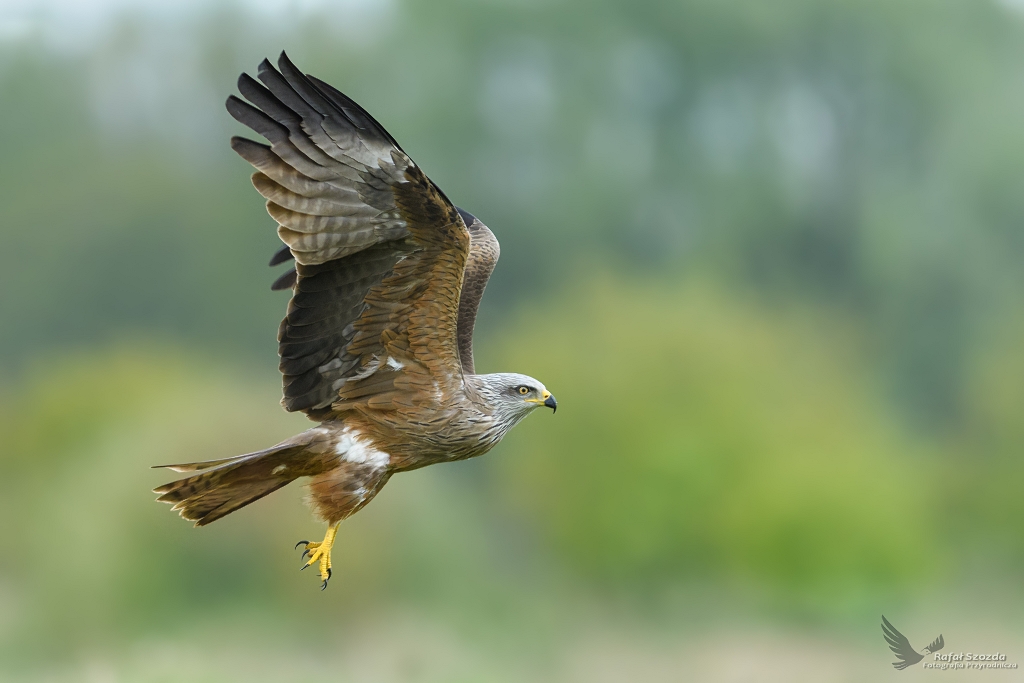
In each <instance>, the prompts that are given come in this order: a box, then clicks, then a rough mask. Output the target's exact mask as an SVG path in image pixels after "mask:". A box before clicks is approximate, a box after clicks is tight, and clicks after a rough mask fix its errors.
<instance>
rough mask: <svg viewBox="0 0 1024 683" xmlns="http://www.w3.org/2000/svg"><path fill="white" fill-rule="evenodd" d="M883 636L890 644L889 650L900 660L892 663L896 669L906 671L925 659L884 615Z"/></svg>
mask: <svg viewBox="0 0 1024 683" xmlns="http://www.w3.org/2000/svg"><path fill="white" fill-rule="evenodd" d="M882 635H883V636H885V641H886V642H887V643H889V649H890V650H892V651H893V653H894V654H895V655H896V658H897V659H899V660H900V661H898V662H893V663H892V665H893V667H895V668H896V669H905V668H907V667H908V666H911V665H912V664H917V663H918V662H920V661H921V660H922V659H924V655H921V654H919V653H918V652H917V651H916V650H914V648H913V646H912V645H911V644H910V641H909V640H907V637H906V636H904V635H903V634H902V633H900V632H899V631H897V630H896V627H895V626H893V625H892V624H890V623H889V620H888V619H886V618H885V615H884V614H883V615H882Z"/></svg>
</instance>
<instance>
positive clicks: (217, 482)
mask: <svg viewBox="0 0 1024 683" xmlns="http://www.w3.org/2000/svg"><path fill="white" fill-rule="evenodd" d="M305 447H306V445H305V444H304V443H296V441H295V440H294V439H292V440H289V441H285V442H284V443H280V444H278V445H276V446H273V447H272V448H268V449H266V450H263V451H257V452H255V453H247V454H245V455H237V456H235V457H233V458H223V459H221V460H207V461H204V462H189V463H182V464H179V465H158V466H157V467H166V468H167V469H171V470H174V471H175V472H198V474H194V475H192V476H190V477H186V478H184V479H179V480H177V481H172V482H171V483H169V484H164V485H163V486H160V487H158V488H155V489H153V493H159V494H160V497H159V498H157V500H159V501H162V502H164V503H171V504H172V505H173V506H174V507H173V508H171V509H172V510H176V511H177V512H178V513H179V514H180V515H181V516H182V517H183V518H184V519H187V520H190V521H194V522H195V523H196V526H204V525H206V524H209V523H210V522H215V521H216V520H218V519H220V518H221V517H223V516H224V515H227V514H230V513H232V512H234V511H235V510H237V509H239V508H242V507H245V506H246V505H248V504H249V503H252V502H253V501H256V500H259V499H260V498H262V497H263V496H265V495H267V494H269V493H273V492H274V491H276V490H277V489H279V488H281V487H282V486H285V485H286V484H289V483H291V482H292V481H294V480H295V479H297V478H298V477H301V476H303V475H304V474H305V473H304V472H303V471H302V458H299V457H297V456H299V455H300V454H301V453H302V452H303V450H305Z"/></svg>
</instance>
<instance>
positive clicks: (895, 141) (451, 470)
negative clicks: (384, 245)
mask: <svg viewBox="0 0 1024 683" xmlns="http://www.w3.org/2000/svg"><path fill="white" fill-rule="evenodd" d="M281 49H287V50H288V52H289V54H290V56H291V57H292V58H293V60H294V61H296V62H297V63H298V65H299V66H300V67H301V68H302V69H304V70H306V71H309V72H314V73H316V74H317V75H318V76H319V77H321V78H323V79H325V80H327V81H329V82H331V83H332V84H334V85H336V86H338V87H339V88H340V89H341V90H343V91H345V92H346V93H347V94H349V95H350V96H352V97H353V98H354V99H356V100H357V101H358V102H360V103H361V104H362V105H363V106H364V107H365V108H366V109H368V110H369V111H370V112H371V113H373V114H374V115H375V116H376V117H377V118H378V119H379V120H380V121H381V122H382V123H383V124H384V125H385V126H386V127H387V128H388V129H389V131H390V132H391V133H392V134H393V135H394V136H395V137H396V138H397V139H398V140H400V141H401V143H402V145H403V147H404V148H405V149H406V150H407V151H408V152H409V153H410V154H411V156H412V157H413V158H414V159H416V160H417V161H418V163H419V164H420V165H421V166H422V167H423V169H424V170H425V171H426V172H427V173H428V174H429V175H430V176H431V178H433V179H434V181H435V182H437V183H438V185H440V186H441V187H442V188H443V189H444V190H445V192H446V193H447V194H448V195H449V196H450V197H452V198H453V200H454V201H455V202H457V203H458V204H460V205H461V206H463V207H465V208H466V209H468V210H469V211H472V212H473V213H475V214H477V215H479V216H480V217H481V218H482V219H483V220H484V221H485V222H486V223H487V224H488V225H489V226H490V227H491V228H492V229H493V230H494V232H495V233H496V234H497V235H498V237H499V239H500V240H501V244H502V257H501V263H500V264H499V267H498V269H497V271H496V272H495V275H494V277H493V279H492V281H491V284H490V286H489V288H488V290H487V296H486V298H485V302H484V306H483V310H482V312H481V320H480V324H479V325H478V328H477V329H478V332H477V355H478V359H479V360H478V366H479V368H480V369H481V370H482V371H499V370H516V371H522V372H526V373H529V374H531V375H534V376H536V377H538V378H540V379H542V380H543V381H544V382H545V384H546V385H547V386H548V387H549V388H550V389H551V390H552V391H553V392H554V393H555V394H556V395H557V396H558V399H559V406H560V410H559V412H558V414H557V416H555V417H552V416H551V415H542V416H541V415H538V416H535V417H533V418H531V419H530V420H528V421H527V422H526V423H524V424H523V425H522V426H520V427H518V428H517V429H516V430H515V431H514V432H513V433H512V434H511V435H510V436H509V437H508V438H507V439H506V440H505V442H504V443H502V444H501V445H500V446H499V447H498V448H497V449H496V450H495V451H494V452H492V453H491V454H490V455H488V456H486V457H485V458H481V459H479V460H475V461H470V462H465V463H459V464H453V465H446V466H439V467H434V468H429V469H427V470H422V471H418V472H416V473H415V474H410V475H404V476H401V477H397V478H396V479H394V480H392V483H391V484H390V485H389V486H388V487H387V489H385V491H384V492H383V493H382V494H381V495H380V496H379V497H378V499H377V500H376V501H375V502H374V503H373V505H371V506H370V507H368V508H367V509H366V510H365V511H364V512H362V513H361V514H359V515H358V516H356V517H354V518H353V519H351V520H349V521H348V522H346V524H345V525H344V526H343V528H342V531H341V534H340V536H339V539H340V540H339V545H338V547H337V552H336V553H335V578H334V580H333V581H332V583H331V585H330V589H329V590H328V591H326V592H324V593H320V592H319V591H318V590H317V587H318V582H317V580H316V579H315V577H310V576H308V575H307V574H308V572H307V573H306V574H301V575H300V574H299V572H298V571H297V569H298V567H299V559H298V552H297V551H296V552H293V551H292V544H293V543H294V542H295V541H297V540H299V539H301V538H313V537H316V536H317V535H318V534H319V533H320V532H321V530H320V528H319V527H318V526H317V525H316V524H315V523H314V522H313V521H312V520H311V518H310V516H309V514H308V512H307V510H306V509H305V507H304V506H303V504H302V502H301V499H302V490H301V488H300V487H298V486H293V487H289V488H287V489H284V490H282V491H281V492H279V493H277V494H275V495H274V496H272V497H270V498H268V499H266V500H264V501H261V502H260V503H259V504H257V505H254V506H252V507H250V508H246V509H245V510H244V511H242V512H240V513H238V514H235V515H232V516H231V517H229V518H227V519H225V520H224V521H222V522H219V523H217V524H215V525H213V526H211V527H207V528H204V529H201V530H194V529H192V528H190V525H189V524H187V523H185V522H183V521H181V520H180V519H178V518H177V517H176V516H175V515H173V514H172V513H171V512H169V510H168V509H167V507H166V506H164V505H161V504H157V503H154V502H153V495H152V494H151V493H150V489H151V488H152V487H154V486H156V485H159V484H161V483H164V481H166V480H167V479H168V475H167V474H166V473H164V472H158V471H151V470H149V469H148V467H149V466H150V465H154V464H161V463H166V462H179V461H183V460H200V459H208V458H215V457H223V456H227V455H234V454H236V453H242V452H246V451H249V450H255V449H257V448H260V447H264V446H266V445H269V444H271V443H274V442H276V440H279V439H282V438H284V437H286V436H289V435H291V434H293V433H295V432H297V431H299V430H301V429H304V428H305V426H306V425H307V424H308V423H307V422H306V421H305V420H304V418H302V417H301V416H295V415H287V414H285V413H284V412H283V411H282V410H281V409H280V407H279V405H278V399H279V396H280V387H279V381H280V380H279V378H278V376H277V373H276V343H275V340H274V333H275V330H276V326H277V323H278V320H279V318H280V316H281V315H282V313H283V310H284V307H285V304H286V299H287V297H286V295H285V294H284V293H271V292H270V291H269V285H270V282H271V281H272V280H273V278H274V277H275V275H276V273H275V272H274V271H272V270H270V269H268V268H266V267H265V265H264V264H265V263H266V261H267V259H268V258H269V257H270V255H271V253H272V252H273V251H274V250H275V249H276V248H277V244H278V243H277V238H276V236H275V233H274V229H273V228H274V224H273V222H272V221H271V219H270V218H269V217H268V216H267V215H266V213H265V211H264V208H263V203H262V201H261V199H260V198H259V196H258V195H257V194H256V192H255V191H254V190H253V189H252V187H251V186H250V184H249V181H248V176H249V174H250V171H251V169H250V168H249V167H248V165H247V164H245V163H244V162H242V161H241V160H240V159H238V158H236V157H235V156H234V154H233V153H232V152H231V151H230V149H229V148H228V144H227V140H228V137H229V136H230V135H232V134H239V133H243V132H247V131H243V129H242V128H241V127H240V126H238V125H236V124H235V123H234V122H233V121H232V120H231V119H230V117H229V116H228V115H227V114H226V112H225V111H224V109H223V100H224V98H225V97H226V96H227V95H228V94H229V93H231V92H233V90H234V81H235V79H236V77H237V75H238V73H239V72H241V71H243V70H247V71H249V72H250V73H254V72H255V67H256V65H257V64H258V62H259V61H260V60H261V59H262V58H263V57H265V56H269V57H271V58H274V57H276V55H277V53H278V52H279V51H280V50H281ZM1022 260H1024V3H1022V2H1021V1H1020V0H1002V1H1000V2H996V1H994V0H993V1H989V0H964V1H952V0H927V1H925V0H899V1H896V0H872V1H865V0H857V1H854V0H841V1H834V2H827V3H825V2H818V1H815V0H776V1H775V2H764V0H736V1H729V2H721V1H719V0H690V1H687V2H656V1H646V2H629V3H626V2H620V3H612V2H601V1H594V2H583V1H581V0H580V1H569V0H563V1H558V2H548V3H545V2H523V3H515V2H510V1H502V0H490V1H486V2H484V1H481V2H455V1H451V0H435V1H434V2H430V3H416V2H412V1H411V0H408V1H401V0H392V1H390V2H389V1H383V0H381V1H376V2H375V1H373V0H348V1H345V2H327V1H322V2H320V1H316V0H303V1H294V2H289V1H288V0H262V1H261V2H254V3H241V2H235V3H230V2H225V3H212V4H211V3H203V2H199V0H190V1H189V2H183V3H169V2H168V3H166V4H159V3H138V2H130V1H129V0H90V1H89V2H71V1H70V0H8V1H7V2H4V3H3V6H2V7H0V292H2V294H0V680H3V681H69V682H70V681H75V682H78V681H85V682H87V683H92V682H95V683H108V682H120V681H142V682H150V681H152V682H154V683H155V682H172V681H175V682H176V681H291V680H300V679H304V678H309V677H324V676H326V677H328V679H329V680H342V681H360V682H362V681H381V682H390V681H431V682H435V681H436V682H438V683H440V682H452V683H456V682H458V683H462V682H468V681H496V682H497V681H531V682H533V681H574V682H575V681H579V682H581V683H582V682H586V683H602V682H604V681H608V682H612V681H690V680H696V681H776V680H777V681H804V680H806V681H863V680H889V679H890V678H892V679H893V680H896V679H897V678H898V679H899V680H919V679H923V678H927V677H928V676H944V679H945V680H954V679H956V680H967V679H970V680H974V679H972V678H971V676H970V675H969V673H968V674H956V673H951V672H945V673H944V674H940V673H937V672H930V671H921V670H916V671H915V670H911V671H907V672H899V673H897V672H895V671H893V670H892V668H891V667H890V665H889V662H890V661H892V655H891V654H890V653H889V651H888V650H887V649H886V647H885V644H884V642H883V641H882V639H881V637H880V636H881V634H880V631H879V627H878V623H879V615H880V614H882V613H885V614H886V616H887V617H889V618H890V619H891V620H892V621H893V622H894V623H895V624H896V626H897V627H898V628H900V629H901V630H902V631H903V632H904V633H905V634H906V635H908V637H909V638H910V640H911V642H912V643H914V644H915V645H917V646H918V647H923V646H924V645H925V644H926V643H927V642H929V641H930V640H931V639H932V638H934V637H935V636H936V635H937V634H938V633H940V632H941V633H943V634H944V635H945V639H946V643H947V649H948V650H950V651H955V652H957V651H973V652H991V651H997V650H998V651H1000V652H1003V653H1006V654H1007V655H1008V658H1009V660H1010V661H1016V662H1018V663H1019V664H1020V665H1024V616H1022V611H1021V609H1020V606H1021V604H1022V599H1024V590H1022V588H1021V584H1022V579H1024V497H1022V495H1021V494H1022V482H1024V461H1022V458H1021V453H1022V450H1024V307H1022V303H1024V268H1022V267H1021V262H1022ZM958 675H959V676H960V678H956V677H957V676H958ZM1015 676H1017V677H1016V678H1014V677H1015ZM1019 676H1020V674H1019V672H1016V671H1012V672H1007V671H1002V672H992V671H988V672H980V673H979V674H978V675H977V680H992V679H993V678H996V679H999V680H1024V679H1022V678H1020V677H1019Z"/></svg>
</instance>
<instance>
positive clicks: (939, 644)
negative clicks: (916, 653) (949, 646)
mask: <svg viewBox="0 0 1024 683" xmlns="http://www.w3.org/2000/svg"><path fill="white" fill-rule="evenodd" d="M944 647H946V641H945V640H943V639H942V634H941V633H940V634H939V637H938V638H936V639H935V640H933V641H932V642H931V645H929V646H928V647H926V648H925V649H926V650H928V652H938V651H939V650H941V649H942V648H944Z"/></svg>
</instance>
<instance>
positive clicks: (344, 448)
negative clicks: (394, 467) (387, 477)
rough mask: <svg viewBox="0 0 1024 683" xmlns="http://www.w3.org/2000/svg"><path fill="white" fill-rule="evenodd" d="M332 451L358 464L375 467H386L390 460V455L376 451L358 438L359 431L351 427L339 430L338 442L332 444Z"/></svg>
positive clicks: (343, 458)
mask: <svg viewBox="0 0 1024 683" xmlns="http://www.w3.org/2000/svg"><path fill="white" fill-rule="evenodd" d="M334 452H335V453H337V454H338V455H340V456H341V459H342V460H346V461H348V462H351V463H355V464H358V465H369V466H370V467H373V468H375V469H377V468H381V467H387V466H388V463H390V462H391V456H390V455H388V454H387V453H385V452H384V451H378V450H377V449H376V448H374V447H373V446H372V445H370V444H369V443H368V442H367V441H365V440H364V439H362V438H360V436H359V432H357V431H355V430H354V429H352V428H351V427H345V428H344V429H343V430H341V436H340V437H339V438H338V443H337V444H336V445H335V446H334Z"/></svg>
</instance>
